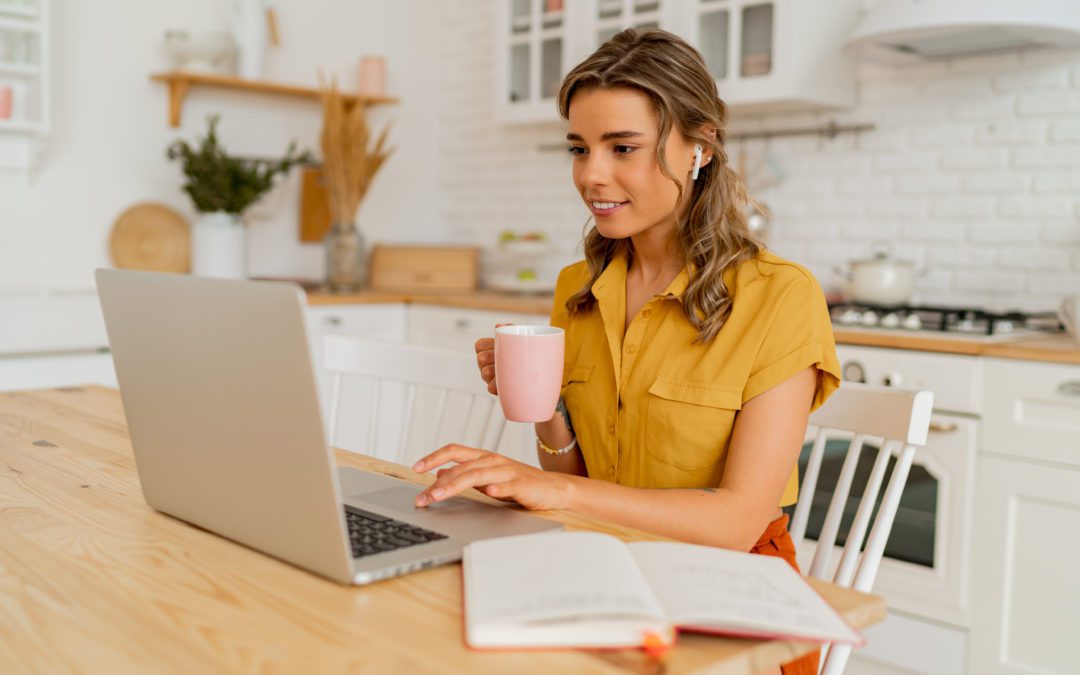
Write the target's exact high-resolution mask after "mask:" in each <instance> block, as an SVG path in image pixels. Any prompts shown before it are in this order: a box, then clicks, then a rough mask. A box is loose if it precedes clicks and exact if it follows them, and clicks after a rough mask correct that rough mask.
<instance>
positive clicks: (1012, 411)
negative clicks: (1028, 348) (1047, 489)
mask: <svg viewBox="0 0 1080 675" xmlns="http://www.w3.org/2000/svg"><path fill="white" fill-rule="evenodd" d="M985 372H986V389H985V392H986V393H985V401H984V410H985V413H984V421H983V425H984V431H985V434H986V437H985V440H984V441H983V450H984V451H986V452H991V453H995V454H1002V455H1009V456H1012V457H1021V458H1031V459H1040V460H1045V461H1050V462H1062V463H1064V464H1069V465H1072V466H1075V467H1080V366H1071V365H1065V364H1060V363H1032V362H1030V361H1014V360H1005V359H987V361H986V371H985Z"/></svg>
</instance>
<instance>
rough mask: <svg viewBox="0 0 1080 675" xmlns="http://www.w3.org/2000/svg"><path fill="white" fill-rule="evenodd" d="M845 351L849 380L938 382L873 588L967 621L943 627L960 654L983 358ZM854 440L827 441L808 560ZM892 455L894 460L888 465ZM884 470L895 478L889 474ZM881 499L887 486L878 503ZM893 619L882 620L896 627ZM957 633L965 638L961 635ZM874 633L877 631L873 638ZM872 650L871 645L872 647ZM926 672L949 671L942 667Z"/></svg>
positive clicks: (934, 619)
mask: <svg viewBox="0 0 1080 675" xmlns="http://www.w3.org/2000/svg"><path fill="white" fill-rule="evenodd" d="M837 354H838V356H839V358H840V363H841V365H842V367H843V376H844V379H845V380H846V381H861V382H869V383H871V384H878V385H885V386H894V387H898V388H903V389H928V390H930V391H933V392H934V415H933V418H932V421H931V427H930V433H929V436H928V440H927V444H926V446H925V447H924V448H920V449H919V450H918V451H917V452H916V454H915V458H914V461H913V464H912V467H911V472H910V474H909V477H908V481H907V484H906V486H905V488H904V492H903V495H902V497H901V499H900V505H899V508H898V510H897V513H896V519H895V521H894V524H893V528H892V531H891V533H890V536H889V539H888V541H887V543H886V546H885V553H884V557H883V558H882V561H881V567H880V568H879V571H878V576H877V579H876V581H875V583H874V588H873V592H874V593H877V594H880V595H882V596H884V597H885V598H886V600H887V601H888V605H889V608H890V612H893V611H894V610H898V611H899V612H900V613H902V614H903V615H906V616H907V617H909V618H913V619H916V621H918V620H925V621H926V622H927V626H929V627H930V630H933V629H936V627H937V626H939V625H940V624H947V625H948V626H950V627H954V628H955V629H959V630H951V631H949V630H946V631H945V635H946V637H948V638H949V639H952V643H950V644H947V645H946V646H945V647H944V648H943V649H945V651H947V652H948V653H949V654H952V655H954V656H955V658H956V659H959V660H960V662H961V663H962V660H963V656H962V655H963V653H964V636H965V635H966V628H967V626H968V623H969V617H968V605H969V603H968V597H967V582H966V579H967V576H968V565H969V563H970V561H969V552H970V550H971V545H970V544H971V542H970V534H969V533H970V532H971V522H972V516H973V513H972V508H973V507H972V503H973V496H974V479H975V451H976V447H977V442H978V435H979V412H980V395H979V392H980V390H981V386H980V385H981V367H980V364H979V362H978V360H977V359H976V358H975V357H971V356H959V355H951V354H938V353H931V352H917V351H909V350H902V349H882V348H875V347H856V346H849V345H839V346H838V347H837ZM877 440H878V441H879V442H874V439H867V441H866V443H865V445H864V447H863V449H862V454H861V456H860V459H859V463H858V468H857V475H856V478H855V480H854V481H853V484H852V489H851V495H850V496H849V498H848V503H847V504H846V506H845V515H844V519H843V521H842V524H841V528H840V532H841V535H838V537H837V539H838V545H837V546H836V550H835V551H834V553H833V555H832V556H831V562H832V565H833V566H834V567H835V565H836V564H838V562H839V560H840V556H841V551H842V546H843V544H844V541H845V539H844V537H843V536H842V535H843V533H845V532H846V531H847V528H848V527H849V525H850V523H851V521H852V520H853V519H854V516H855V511H856V509H857V507H858V503H859V499H860V498H861V496H862V488H863V487H864V485H865V482H866V476H867V475H868V474H869V472H870V468H871V466H872V465H873V462H874V457H875V456H876V454H877V452H878V448H879V447H880V439H877ZM811 441H812V437H811V436H810V435H809V434H808V436H807V443H806V444H805V445H804V448H803V453H802V456H801V457H800V461H799V468H800V477H801V476H802V473H803V472H804V471H805V467H806V462H807V459H808V457H809V454H810V447H811V444H812V443H811ZM848 441H849V438H844V437H843V436H840V435H838V436H836V437H835V438H830V440H829V441H828V443H827V444H826V448H825V457H824V459H823V461H822V466H821V473H820V475H819V477H818V485H817V492H816V494H815V496H814V500H813V503H812V506H811V512H810V517H809V521H808V524H807V539H806V540H805V541H804V542H803V543H802V544H801V545H800V546H799V552H798V554H799V564H800V566H802V567H803V569H807V568H808V567H809V564H810V561H811V560H812V559H813V556H814V552H815V549H816V537H817V534H818V532H820V530H821V526H822V523H823V521H824V519H825V513H826V511H827V509H828V505H829V501H830V500H831V499H832V488H833V487H834V486H835V484H836V480H837V477H838V475H839V472H840V466H841V464H842V463H843V460H844V454H845V453H846V451H847V447H848ZM891 465H892V462H890V467H889V470H890V472H891V468H892V466H891ZM860 478H861V481H860ZM885 480H886V482H887V481H888V476H886V478H885ZM881 492H882V494H883V493H884V489H882V491H881ZM880 501H881V496H879V497H878V503H879V504H880ZM898 621H899V620H898ZM889 623H890V622H889V621H887V622H886V623H885V624H883V626H885V627H888V624H889ZM897 623H898V622H893V625H894V626H895V625H897ZM908 623H911V622H908ZM916 628H917V629H918V626H916ZM907 634H908V635H910V634H911V631H907ZM957 636H958V639H953V638H954V637H957ZM878 638H879V639H878V640H877V642H879V643H880V642H882V641H887V640H888V637H883V636H880V635H879V636H878ZM894 638H895V641H896V643H897V644H895V645H894V646H895V647H897V648H898V649H901V650H902V649H903V643H904V642H905V641H906V640H905V639H903V638H902V637H898V636H894ZM874 642H875V640H871V643H872V644H871V647H872V646H874V645H873V643H874ZM945 642H948V640H946V641H945ZM908 644H910V643H908ZM878 646H880V645H878ZM885 646H886V647H888V646H889V645H885ZM868 651H872V650H871V649H869V648H868ZM941 658H946V657H941V656H935V657H934V658H933V659H932V660H931V661H930V662H929V663H931V664H935V665H936V664H937V663H938V660H940V659H941ZM949 658H952V657H949ZM961 667H962V666H961ZM916 670H918V669H916ZM926 672H942V671H940V670H937V668H936V667H935V668H930V669H928V670H927V671H926Z"/></svg>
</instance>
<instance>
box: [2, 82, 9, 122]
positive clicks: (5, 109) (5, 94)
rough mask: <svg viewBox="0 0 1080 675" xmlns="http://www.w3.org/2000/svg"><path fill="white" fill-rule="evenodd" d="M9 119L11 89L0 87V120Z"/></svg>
mask: <svg viewBox="0 0 1080 675" xmlns="http://www.w3.org/2000/svg"><path fill="white" fill-rule="evenodd" d="M10 117H11V87H8V86H6V85H0V119H2V120H6V119H9V118H10Z"/></svg>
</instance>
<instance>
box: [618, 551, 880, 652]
mask: <svg viewBox="0 0 1080 675" xmlns="http://www.w3.org/2000/svg"><path fill="white" fill-rule="evenodd" d="M627 548H629V549H630V552H631V554H632V555H633V557H634V559H635V560H636V561H637V563H638V566H639V567H640V568H641V570H642V572H643V573H644V575H645V577H646V579H647V580H648V582H649V584H650V585H651V586H652V588H653V591H654V592H655V593H656V596H657V597H658V598H659V600H660V603H661V604H662V605H663V607H664V609H665V611H666V613H667V615H668V618H669V620H671V621H672V622H673V623H675V624H677V625H680V626H693V627H700V628H702V629H705V630H710V629H711V630H717V631H720V632H723V631H731V632H735V633H743V634H762V635H769V636H775V637H792V638H806V639H814V640H824V641H831V642H851V643H859V642H861V641H862V638H861V637H860V635H859V634H858V633H857V632H856V631H855V630H854V629H852V628H851V627H850V626H848V625H847V623H846V622H845V621H844V620H843V619H842V618H841V617H840V615H839V614H838V613H837V612H836V611H835V610H834V609H833V608H832V607H831V606H830V605H829V604H828V603H827V602H825V600H824V599H823V598H822V597H821V596H820V595H818V593H817V592H816V591H815V590H814V589H813V588H811V587H810V585H809V584H807V583H806V581H805V580H804V579H803V578H802V576H801V575H799V573H797V572H796V571H795V570H794V569H792V568H791V566H789V565H788V564H787V563H786V562H785V561H784V560H782V559H780V558H775V557H770V556H762V555H751V554H748V553H738V552H736V551H728V550H725V549H721V548H715V547H711V546H695V545H692V544H676V543H667V542H636V543H632V544H628V545H627Z"/></svg>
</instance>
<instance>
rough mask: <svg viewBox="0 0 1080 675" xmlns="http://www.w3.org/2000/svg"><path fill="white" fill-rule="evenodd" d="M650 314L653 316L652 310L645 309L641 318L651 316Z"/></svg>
mask: <svg viewBox="0 0 1080 675" xmlns="http://www.w3.org/2000/svg"><path fill="white" fill-rule="evenodd" d="M650 314H652V310H651V309H643V310H641V316H649V315H650Z"/></svg>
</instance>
